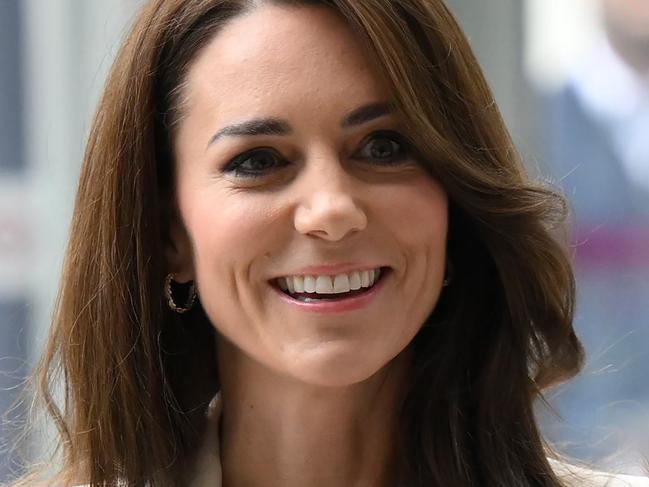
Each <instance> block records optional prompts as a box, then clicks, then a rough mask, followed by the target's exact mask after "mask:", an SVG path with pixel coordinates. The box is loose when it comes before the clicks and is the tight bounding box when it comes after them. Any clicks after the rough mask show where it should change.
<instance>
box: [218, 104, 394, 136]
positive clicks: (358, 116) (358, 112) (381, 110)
mask: <svg viewBox="0 0 649 487" xmlns="http://www.w3.org/2000/svg"><path fill="white" fill-rule="evenodd" d="M393 113H395V108H394V105H393V104H392V103H389V102H375V103H369V104H367V105H363V106H361V107H359V108H356V109H354V110H352V111H351V112H350V113H348V114H347V115H346V116H345V117H344V118H343V120H342V122H341V123H340V126H341V127H342V128H351V127H355V126H358V125H363V124H365V123H368V122H371V121H372V120H375V119H377V118H380V117H384V116H386V115H391V114H393ZM291 133H292V129H291V125H290V124H289V123H288V122H287V121H286V120H282V119H279V118H273V117H266V118H254V119H251V120H246V121H243V122H238V123H234V124H231V125H226V126H225V127H223V128H222V129H220V130H219V131H218V132H216V133H215V134H214V135H213V136H212V137H211V138H210V140H209V142H208V143H207V145H208V147H209V146H210V145H212V144H213V143H214V142H216V141H217V140H218V139H220V138H222V137H226V136H229V137H253V136H255V135H289V134H291Z"/></svg>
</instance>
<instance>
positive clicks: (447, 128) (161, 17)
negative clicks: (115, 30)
mask: <svg viewBox="0 0 649 487" xmlns="http://www.w3.org/2000/svg"><path fill="white" fill-rule="evenodd" d="M258 3H259V2H257V1H255V0H153V1H150V2H149V3H148V4H147V5H146V6H145V7H144V9H143V10H142V12H141V13H140V15H139V17H138V19H137V21H136V23H135V24H134V27H133V28H132V31H131V33H130V35H129V36H128V38H127V40H126V41H125V43H124V45H123V47H122V49H121V51H120V53H119V55H118V57H117V60H116V62H115V64H114V66H113V69H112V72H111V74H110V77H109V79H108V82H107V85H106V89H105V92H104V96H103V98H102V100H101V103H100V105H99V109H98V112H97V115H96V118H95V121H94V125H93V128H92V132H91V135H90V139H89V142H88V145H87V150H86V153H85V159H84V163H83V167H82V172H81V178H80V181H79V189H78V193H77V198H76V203H75V210H74V217H73V221H72V227H71V235H70V242H69V247H68V250H67V257H66V260H65V267H64V272H63V277H62V282H61V288H60V294H59V297H58V302H57V306H56V310H55V315H54V320H53V325H52V329H51V334H50V337H49V342H48V344H47V349H46V351H45V354H44V356H43V359H42V362H41V363H40V366H39V368H38V370H37V377H38V378H39V383H40V392H41V395H42V397H43V398H44V401H45V404H46V406H47V408H48V410H49V412H50V413H51V415H52V416H53V418H54V421H55V423H56V425H57V427H58V430H59V432H60V435H61V442H60V445H61V448H62V452H63V461H64V466H63V471H62V476H61V478H62V479H65V478H71V476H75V475H80V476H81V477H82V479H83V481H85V482H89V483H90V485H91V486H93V487H95V486H108V485H116V482H117V480H118V479H121V480H122V481H124V482H126V484H127V485H143V484H144V483H145V482H149V483H150V485H152V486H157V485H165V486H166V485H179V484H182V481H181V480H180V479H181V478H182V471H183V468H184V462H185V460H186V459H187V458H188V457H189V456H190V454H191V452H192V450H193V449H194V448H195V446H196V443H197V441H198V438H199V435H198V433H197V431H199V430H200V421H201V419H200V418H201V415H200V414H197V413H198V412H201V411H202V409H203V408H204V406H205V405H206V403H207V402H208V401H209V399H210V397H211V396H212V395H213V394H214V393H215V392H216V391H217V390H218V387H219V385H218V371H217V370H216V357H215V349H214V348H215V347H214V346H213V339H212V338H213V334H214V333H215V331H214V328H213V327H212V325H211V324H210V323H209V321H208V320H207V318H206V316H205V313H204V312H203V311H202V309H201V308H200V305H199V306H197V307H196V308H195V309H194V310H193V311H192V312H190V313H188V314H187V315H182V319H180V318H178V317H176V316H174V315H173V313H172V312H171V311H170V310H168V309H166V307H165V305H164V301H163V297H162V289H163V279H164V275H165V273H166V272H167V269H166V262H165V258H164V249H165V246H166V245H167V242H168V239H169V238H168V235H169V233H168V228H167V222H168V221H169V220H170V217H171V214H172V212H173V211H174V205H173V204H172V202H173V200H174V198H173V194H174V173H173V167H174V165H173V160H172V158H171V154H172V152H171V150H170V147H171V143H172V141H173V128H174V126H175V124H176V123H178V122H179V121H181V120H182V94H183V85H184V82H185V81H186V80H185V77H186V73H187V69H188V66H189V65H190V63H191V61H192V60H193V59H195V57H196V55H197V53H198V52H199V51H200V49H201V48H202V47H203V46H204V45H205V44H206V43H207V41H208V40H209V39H211V38H212V37H213V36H214V35H215V34H216V33H217V32H218V29H219V27H220V26H222V25H223V24H224V23H225V22H227V21H228V20H229V19H230V18H232V17H233V16H236V15H238V14H240V13H241V12H242V11H244V10H247V9H251V8H254V7H255V5H256V4H258ZM275 3H282V4H291V5H298V4H322V5H325V6H327V7H328V8H333V9H336V10H337V11H339V12H340V14H341V15H342V17H343V18H344V19H345V20H346V21H347V22H348V24H349V25H350V27H351V28H352V29H353V30H354V31H355V33H356V34H357V36H358V39H359V41H360V42H362V43H363V44H364V45H365V47H366V49H367V51H368V53H369V54H370V56H371V58H372V60H373V61H372V62H374V63H375V65H376V67H377V71H378V72H379V73H380V74H381V75H382V76H383V77H384V78H385V82H386V83H387V86H388V87H390V88H391V91H392V93H393V96H394V99H395V100H394V101H395V102H396V105H397V107H398V109H399V110H400V111H401V113H402V115H403V119H404V120H405V122H406V126H407V128H408V133H409V134H410V136H411V137H412V141H413V143H414V145H415V147H416V149H417V152H418V154H419V155H420V158H421V160H422V164H425V167H427V168H428V169H429V171H430V173H431V175H432V176H434V177H436V178H438V180H439V181H440V182H441V183H442V184H443V186H444V188H445V189H446V191H447V192H448V195H449V201H450V209H449V212H450V219H449V221H450V228H449V237H448V255H449V259H450V262H451V266H452V283H451V285H450V286H449V287H448V288H447V289H446V290H445V291H444V293H443V295H442V297H441V299H440V301H439V303H438V305H437V307H436V309H435V311H434V312H433V313H432V315H431V316H430V317H429V318H428V319H427V321H426V323H424V325H423V327H422V329H421V331H420V332H419V333H418V335H417V336H416V338H415V341H414V343H413V348H414V350H415V355H414V356H415V359H414V364H413V370H414V376H413V381H412V383H411V385H410V391H409V394H408V396H407V398H406V401H405V405H404V408H403V411H402V416H401V425H400V432H401V434H400V441H401V444H400V445H398V448H396V451H398V452H399V454H400V458H399V479H400V482H401V483H402V484H403V485H407V486H434V485H439V486H451V485H452V486H454V487H461V486H478V485H479V486H496V485H497V486H516V487H521V486H560V485H562V484H561V482H560V480H559V479H558V478H557V477H556V476H555V474H554V473H553V471H552V469H551V467H550V465H549V463H548V460H547V458H546V456H547V455H548V448H547V446H546V445H545V443H544V441H543V439H542V437H541V436H540V434H539V429H538V426H537V423H536V420H535V417H534V413H533V403H534V401H535V400H536V399H538V398H539V397H541V392H542V390H543V389H544V388H546V387H548V386H550V385H552V384H555V383H557V382H559V381H561V380H564V379H566V378H569V377H571V376H572V375H574V374H575V373H576V372H577V371H578V370H579V368H580V366H581V363H582V360H583V351H582V348H581V345H580V344H579V341H578V340H577V338H576V336H575V334H574V332H573V328H572V318H573V306H574V296H575V289H574V279H573V274H572V270H571V266H570V263H569V260H568V258H567V255H566V253H565V250H564V249H563V247H562V245H560V244H559V243H557V240H556V239H555V237H554V233H555V231H554V229H557V228H560V224H561V223H562V221H563V217H564V213H565V204H564V201H563V199H562V197H561V196H560V195H558V194H557V193H555V192H554V191H552V190H551V189H549V188H546V187H544V186H542V185H540V184H538V183H535V182H533V181H531V180H529V179H528V177H527V175H526V174H525V171H524V170H523V166H522V163H521V160H520V157H519V155H518V154H517V152H516V150H515V148H514V146H513V144H512V141H511V140H510V137H509V135H508V132H507V130H506V128H505V126H504V123H503V121H502V119H501V116H500V114H499V112H498V109H497V107H496V105H495V103H494V99H493V95H492V93H491V92H490V90H489V88H488V86H487V84H486V82H485V80H484V77H483V75H482V73H481V70H480V68H479V66H478V63H477V61H476V59H475V57H474V55H473V53H472V51H471V49H470V47H469V45H468V43H467V41H466V39H465V37H464V35H463V33H462V32H461V30H460V28H459V27H458V25H457V23H456V21H455V20H454V18H453V16H452V14H451V13H450V12H449V10H448V9H447V7H446V6H445V5H444V3H443V1H442V0H390V1H387V0H322V1H316V0H305V1H298V0H289V1H286V0H276V1H275ZM425 224H426V222H422V225H425ZM60 373H62V379H63V384H64V394H63V396H64V401H63V404H58V403H57V401H55V399H54V396H53V394H52V393H51V392H50V391H51V388H52V387H53V383H56V381H57V377H58V376H59V374H60Z"/></svg>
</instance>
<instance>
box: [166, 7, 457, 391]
mask: <svg viewBox="0 0 649 487" xmlns="http://www.w3.org/2000/svg"><path fill="white" fill-rule="evenodd" d="M187 81H188V84H187V88H186V93H185V94H186V107H185V118H184V119H183V121H182V122H181V123H180V126H179V128H178V132H177V135H176V138H175V156H176V164H177V177H178V181H177V198H178V206H179V211H180V216H181V220H182V222H181V225H178V226H177V228H178V229H179V230H177V231H175V232H174V236H173V239H174V242H175V250H172V261H171V262H172V270H173V271H176V272H177V278H178V280H180V281H184V280H188V279H195V280H196V281H197V285H198V291H199V296H200V300H201V303H202V305H203V308H204V309H205V311H206V313H207V315H208V316H209V318H210V320H211V321H212V323H213V324H214V326H215V327H216V328H217V329H218V331H219V334H220V335H221V336H222V337H224V338H226V339H227V340H228V341H229V342H230V343H231V344H233V345H234V348H235V350H237V353H239V352H240V353H241V354H244V355H242V357H246V358H247V359H248V360H253V361H255V362H256V363H257V364H261V365H263V366H265V367H267V368H270V369H272V370H274V371H275V372H278V373H280V374H282V375H283V376H287V377H291V378H294V379H298V380H300V381H303V382H307V383H311V384H319V385H345V384H352V383H355V382H358V381H361V380H363V379H366V378H368V377H369V376H371V375H372V374H373V373H375V372H377V371H378V370H379V369H381V368H382V367H383V366H385V365H386V364H387V363H388V362H389V361H390V360H391V359H392V358H394V357H395V356H397V355H398V354H399V353H400V352H401V351H402V350H404V348H405V347H406V346H407V345H408V344H409V343H410V341H411V340H412V339H413V337H414V336H415V334H416V333H417V331H418V330H419V329H420V327H421V325H422V324H423V322H424V321H425V319H426V318H427V317H428V315H429V314H430V313H431V312H432V310H433V308H434V306H435V304H436V302H437V300H438V296H439V294H440V291H441V288H442V280H443V275H444V264H445V244H446V233H447V223H448V222H447V218H448V217H447V196H446V194H445V192H444V190H443V188H442V187H441V186H440V184H439V183H438V182H436V181H434V180H433V179H431V178H430V177H429V176H428V175H427V173H426V171H425V170H424V169H423V167H422V166H420V165H419V164H418V162H417V161H416V160H414V159H413V158H412V157H411V156H410V155H409V154H408V152H407V151H408V148H407V146H406V145H405V144H404V143H402V142H401V141H400V139H399V137H400V135H399V134H403V132H402V128H401V124H400V120H399V118H398V116H397V115H396V114H395V113H393V112H392V111H391V110H390V102H391V101H392V97H391V94H390V92H389V91H388V90H387V89H386V88H385V86H384V85H383V84H382V83H381V82H380V80H379V78H378V77H377V76H375V74H373V72H372V69H371V68H370V65H369V63H368V57H367V55H366V54H365V53H364V52H363V50H362V49H361V47H360V45H359V44H358V43H357V42H356V41H355V39H354V37H353V35H352V33H351V31H350V30H349V29H348V27H347V26H346V25H345V23H344V22H343V21H342V20H341V19H340V18H339V17H338V16H337V14H335V13H334V12H332V11H329V10H327V9H324V8H322V7H299V8H297V7H279V6H262V7H259V8H258V9H256V10H254V11H253V12H252V13H248V14H245V15H243V16H241V17H238V18H236V19H234V20H232V21H231V22H230V23H228V24H227V26H226V27H225V28H224V29H222V30H221V31H220V32H219V33H218V34H217V35H216V37H215V38H214V39H213V40H212V41H211V42H210V43H209V44H208V45H207V47H206V48H205V49H204V50H202V51H201V52H200V54H199V55H198V56H197V58H196V60H195V62H194V63H193V65H192V67H191V69H190V71H189V74H188V80H187ZM379 268H380V269H381V275H380V276H379V278H378V280H377V282H376V284H374V285H373V286H372V287H370V288H361V289H359V290H356V291H352V292H351V293H350V294H347V293H342V294H330V293H331V291H332V289H331V288H329V289H327V286H331V285H335V290H342V291H344V290H345V289H348V288H346V287H345V286H347V285H349V286H350V287H351V288H357V287H358V285H359V281H360V284H361V285H363V284H364V285H367V284H368V282H366V281H367V280H370V279H371V276H370V274H369V272H368V273H364V272H357V271H373V270H375V269H379ZM287 276H297V278H293V277H291V279H293V281H292V282H291V281H290V280H286V281H284V282H281V280H280V281H278V278H283V277H287ZM309 276H310V277H309ZM300 282H302V283H303V284H304V285H305V286H306V287H305V289H304V291H313V288H311V287H310V286H312V285H315V286H316V288H317V289H316V290H318V291H320V294H313V293H311V294H308V295H307V294H302V295H294V296H293V297H291V296H289V295H288V294H286V293H284V292H283V291H282V290H281V289H280V287H287V286H289V287H293V290H295V289H296V288H295V286H299V285H300ZM323 293H324V294H323ZM336 296H337V297H336ZM331 298H334V299H331Z"/></svg>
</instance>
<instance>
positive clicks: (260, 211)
mask: <svg viewBox="0 0 649 487" xmlns="http://www.w3.org/2000/svg"><path fill="white" fill-rule="evenodd" d="M205 193H208V191H205ZM215 193H216V191H215ZM193 196H194V197H193V198H192V199H191V200H189V201H188V202H187V204H186V205H185V206H184V216H185V222H186V225H187V229H188V232H189V234H190V237H191V239H192V243H193V246H194V252H195V264H196V266H197V269H196V270H197V273H198V274H199V275H204V276H205V277H208V275H207V274H206V271H207V269H208V268H212V269H214V268H221V267H228V268H230V269H231V270H232V271H233V272H237V271H239V270H241V269H244V268H248V267H249V266H250V265H251V263H252V262H253V261H254V259H255V258H257V257H258V256H260V255H263V252H264V248H265V246H266V240H267V239H268V238H269V232H268V228H269V225H272V221H273V219H274V215H273V214H272V212H271V211H270V210H269V209H268V205H265V204H262V203H261V201H260V202H256V201H255V200H254V199H245V198H236V197H233V196H231V195H230V196H228V195H219V194H216V195H210V194H203V195H201V192H196V193H194V195H193Z"/></svg>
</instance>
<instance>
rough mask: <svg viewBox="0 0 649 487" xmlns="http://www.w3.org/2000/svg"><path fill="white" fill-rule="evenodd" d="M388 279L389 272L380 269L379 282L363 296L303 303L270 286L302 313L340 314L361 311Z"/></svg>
mask: <svg viewBox="0 0 649 487" xmlns="http://www.w3.org/2000/svg"><path fill="white" fill-rule="evenodd" d="M389 277H390V270H388V269H382V270H381V276H380V278H379V281H378V282H377V283H376V284H374V286H372V287H371V288H370V289H369V291H367V292H365V293H363V294H357V295H356V296H351V297H349V298H342V299H332V300H324V299H323V300H322V301H317V302H310V303H305V302H303V301H298V300H297V299H293V298H291V297H290V296H289V295H288V294H286V293H284V292H283V291H282V290H281V289H279V288H278V287H276V286H273V285H271V287H272V288H273V290H274V291H275V292H276V293H277V294H278V295H279V297H280V299H282V300H283V301H284V302H285V303H287V304H290V305H292V306H295V307H297V308H299V309H300V310H302V311H310V312H313V313H341V312H344V311H353V310H356V309H361V308H364V307H366V306H369V304H370V303H371V302H372V301H373V300H374V298H376V296H377V295H378V293H379V291H380V290H381V289H383V286H385V283H386V281H387V280H388V278H389Z"/></svg>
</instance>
